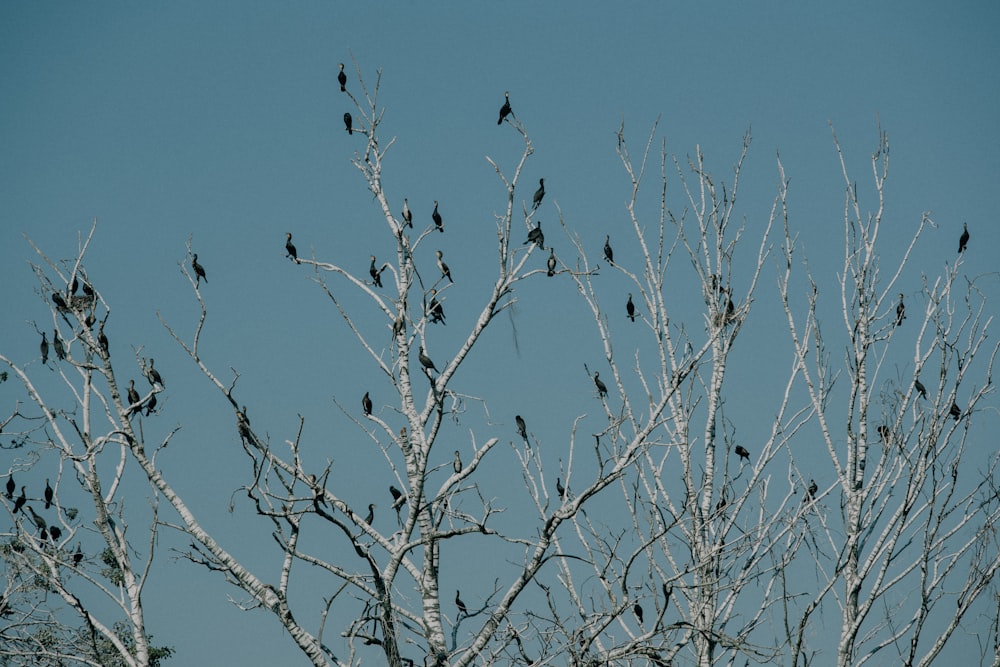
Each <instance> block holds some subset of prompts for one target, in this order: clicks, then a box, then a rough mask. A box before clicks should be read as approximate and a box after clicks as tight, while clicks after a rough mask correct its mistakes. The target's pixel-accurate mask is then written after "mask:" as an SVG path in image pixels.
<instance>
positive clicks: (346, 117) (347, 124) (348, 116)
mask: <svg viewBox="0 0 1000 667" xmlns="http://www.w3.org/2000/svg"><path fill="white" fill-rule="evenodd" d="M353 122H354V119H353V118H351V114H349V113H346V112H345V113H344V125H345V127H346V129H347V133H348V134H354V128H353V127H351V125H352V123H353Z"/></svg>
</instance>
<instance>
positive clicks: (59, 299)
mask: <svg viewBox="0 0 1000 667" xmlns="http://www.w3.org/2000/svg"><path fill="white" fill-rule="evenodd" d="M52 303H54V304H56V308H58V309H59V310H69V306H67V305H66V299H64V298H63V296H62V294H60V293H59V292H53V293H52Z"/></svg>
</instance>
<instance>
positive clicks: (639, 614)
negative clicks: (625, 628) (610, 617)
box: [632, 602, 642, 625]
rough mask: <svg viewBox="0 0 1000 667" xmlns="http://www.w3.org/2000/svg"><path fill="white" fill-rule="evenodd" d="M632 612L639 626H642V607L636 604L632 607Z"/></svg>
mask: <svg viewBox="0 0 1000 667" xmlns="http://www.w3.org/2000/svg"><path fill="white" fill-rule="evenodd" d="M632 611H633V612H635V617H636V618H638V619H639V625H642V605H640V604H639V603H638V602H636V603H635V605H633V607H632Z"/></svg>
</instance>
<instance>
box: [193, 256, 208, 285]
mask: <svg viewBox="0 0 1000 667" xmlns="http://www.w3.org/2000/svg"><path fill="white" fill-rule="evenodd" d="M191 269H192V270H193V271H194V277H195V281H194V284H195V286H196V287H197V286H198V285H200V284H201V281H202V280H204V281H205V282H206V283H207V282H208V276H206V275H205V267H204V266H202V265H201V264H199V263H198V253H194V256H193V257H192V258H191Z"/></svg>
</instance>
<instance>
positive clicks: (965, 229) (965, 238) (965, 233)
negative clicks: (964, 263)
mask: <svg viewBox="0 0 1000 667" xmlns="http://www.w3.org/2000/svg"><path fill="white" fill-rule="evenodd" d="M967 245H969V226H968V225H967V224H966V223H964V222H963V223H962V236H960V237H959V239H958V252H959V254H961V253H963V252H965V247H966V246H967Z"/></svg>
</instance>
